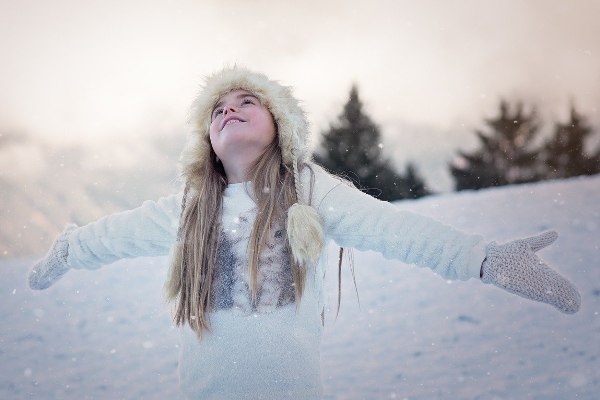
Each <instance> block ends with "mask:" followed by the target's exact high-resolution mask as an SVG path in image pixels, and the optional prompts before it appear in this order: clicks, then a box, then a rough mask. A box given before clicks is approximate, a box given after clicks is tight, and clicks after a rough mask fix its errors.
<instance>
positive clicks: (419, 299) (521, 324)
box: [0, 177, 600, 400]
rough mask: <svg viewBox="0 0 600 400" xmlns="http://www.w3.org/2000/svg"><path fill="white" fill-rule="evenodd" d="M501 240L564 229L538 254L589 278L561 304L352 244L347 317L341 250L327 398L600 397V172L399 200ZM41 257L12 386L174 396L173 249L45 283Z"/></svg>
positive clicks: (16, 345)
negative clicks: (40, 285) (574, 298)
mask: <svg viewBox="0 0 600 400" xmlns="http://www.w3.org/2000/svg"><path fill="white" fill-rule="evenodd" d="M401 207H407V208H411V209H414V210H416V211H418V212H421V213H424V214H428V215H431V216H434V217H436V218H438V219H440V220H442V221H445V222H447V223H450V224H452V225H454V226H456V227H458V228H461V229H463V230H467V231H470V232H476V233H481V234H483V235H484V236H486V237H487V238H489V239H490V240H492V239H494V240H497V241H499V242H503V241H505V240H508V239H510V238H515V237H523V236H527V235H530V234H534V233H537V232H539V231H542V230H545V229H549V228H553V229H556V230H558V231H559V234H560V237H559V239H558V241H557V242H556V243H555V244H554V245H552V246H550V247H549V248H547V249H544V250H542V251H541V256H542V257H543V258H544V259H545V260H547V261H548V262H549V263H550V264H552V265H554V266H555V267H556V268H557V269H559V270H560V271H561V273H563V274H564V275H566V276H567V277H569V278H570V279H571V280H572V281H573V282H574V283H575V284H576V285H577V286H578V287H579V289H580V291H581V294H582V307H581V310H580V312H579V313H577V314H575V315H570V316H569V315H563V314H560V313H559V312H558V311H555V310H554V309H553V308H551V307H550V306H547V305H541V304H537V303H533V302H529V301H527V300H524V299H521V298H520V297H517V296H513V295H509V294H507V293H505V292H503V291H501V290H499V289H496V288H495V287H491V286H487V285H482V284H481V283H479V282H477V281H475V280H471V281H468V282H452V283H450V282H446V281H444V280H442V279H440V278H439V277H437V276H436V275H434V274H433V273H432V272H430V271H429V270H426V269H419V268H416V267H411V266H406V265H402V264H400V263H398V262H396V261H390V260H385V259H384V258H382V257H381V256H379V255H377V254H375V253H370V252H365V253H361V252H354V259H355V266H356V280H357V284H358V291H359V295H360V309H359V307H358V305H357V299H356V295H355V293H354V287H353V285H352V282H351V277H350V273H349V271H348V269H345V270H344V276H343V288H342V290H343V293H342V308H341V311H340V315H339V318H338V319H337V321H335V322H334V318H335V302H336V296H337V289H336V287H335V275H336V268H335V262H336V260H335V258H336V257H335V255H336V251H337V250H336V249H335V248H334V247H331V262H330V263H329V264H330V268H329V273H328V282H327V285H328V287H329V288H330V290H329V291H328V294H327V298H328V302H329V304H331V309H330V311H329V313H328V315H327V317H326V329H325V335H324V338H323V346H322V365H323V381H324V385H325V394H326V395H325V397H326V398H327V399H340V400H341V399H405V398H406V399H435V398H448V399H566V398H569V399H573V398H580V399H595V398H598V396H599V395H598V393H599V392H600V177H592V178H581V179H572V180H569V181H562V182H560V181H559V182H546V183H541V184H534V185H524V186H516V187H508V188H502V189H495V190H487V191H480V192H477V193H458V194H449V195H444V196H436V197H430V198H426V199H423V200H420V201H415V202H406V203H402V204H401ZM31 264H32V259H20V260H15V261H10V262H6V261H5V262H3V263H2V264H0V304H1V305H0V309H1V312H2V324H1V325H0V362H1V363H0V398H1V399H104V398H106V399H167V398H169V399H172V398H173V399H175V398H180V397H181V396H180V393H179V389H178V383H177V352H178V350H177V346H178V344H177V332H176V330H175V329H174V328H173V327H172V324H171V322H170V317H169V310H168V308H167V307H166V306H165V305H164V304H163V303H162V298H161V286H162V282H163V280H164V277H165V273H166V259H164V258H154V259H150V258H144V259H136V260H124V261H120V262H117V263H115V264H113V265H110V266H107V267H105V268H103V269H100V270H98V271H73V272H71V273H69V274H67V276H66V277H65V278H64V279H63V280H62V281H61V282H60V283H58V284H57V285H56V286H54V287H52V288H50V289H48V290H46V291H43V292H32V291H30V290H29V289H28V288H27V287H26V284H25V275H26V272H27V270H28V269H29V267H30V265H31Z"/></svg>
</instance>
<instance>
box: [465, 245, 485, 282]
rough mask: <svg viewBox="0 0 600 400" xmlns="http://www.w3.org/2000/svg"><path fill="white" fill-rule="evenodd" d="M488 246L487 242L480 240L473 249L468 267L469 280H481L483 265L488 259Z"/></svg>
mask: <svg viewBox="0 0 600 400" xmlns="http://www.w3.org/2000/svg"><path fill="white" fill-rule="evenodd" d="M486 246H487V245H486V243H485V241H484V240H480V241H479V243H477V244H476V245H475V246H474V247H473V249H471V256H470V258H469V264H468V267H467V272H468V278H477V279H480V276H481V275H480V274H481V265H482V264H483V260H485V257H486Z"/></svg>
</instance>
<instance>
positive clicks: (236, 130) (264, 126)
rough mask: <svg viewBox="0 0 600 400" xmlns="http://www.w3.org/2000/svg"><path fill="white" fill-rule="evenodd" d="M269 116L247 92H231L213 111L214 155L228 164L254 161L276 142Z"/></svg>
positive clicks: (211, 133) (262, 106) (265, 108)
mask: <svg viewBox="0 0 600 400" xmlns="http://www.w3.org/2000/svg"><path fill="white" fill-rule="evenodd" d="M275 131H276V129H275V123H274V122H273V117H272V116H271V113H270V112H269V110H268V109H267V107H265V106H264V105H262V104H261V103H260V101H259V100H258V98H257V97H256V96H254V95H253V94H252V93H251V92H249V91H247V90H241V89H239V90H233V91H231V92H229V93H227V94H226V95H224V96H223V97H221V99H220V100H219V102H217V105H216V106H215V108H214V109H213V112H212V116H211V124H210V142H211V144H212V148H213V150H214V152H215V153H216V155H217V156H218V157H219V158H220V159H221V161H222V162H223V163H224V164H225V163H227V162H228V161H234V162H235V160H238V159H248V160H250V161H254V160H255V159H256V158H257V157H260V156H261V155H262V153H263V152H264V150H265V149H266V148H267V146H269V145H270V144H271V142H273V140H274V139H275Z"/></svg>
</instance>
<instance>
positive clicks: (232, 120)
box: [221, 118, 246, 130]
mask: <svg viewBox="0 0 600 400" xmlns="http://www.w3.org/2000/svg"><path fill="white" fill-rule="evenodd" d="M238 122H246V121H242V120H241V119H237V118H232V119H230V120H229V121H227V122H225V123H224V124H223V126H222V127H221V130H223V129H224V128H225V127H226V126H227V125H231V124H235V123H238Z"/></svg>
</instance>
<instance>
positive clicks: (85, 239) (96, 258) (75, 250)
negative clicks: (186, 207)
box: [67, 192, 183, 269]
mask: <svg viewBox="0 0 600 400" xmlns="http://www.w3.org/2000/svg"><path fill="white" fill-rule="evenodd" d="M182 196H183V192H180V193H178V194H172V195H170V196H167V197H162V198H160V199H159V200H158V201H151V200H147V201H145V202H144V203H143V204H142V205H141V206H140V207H138V208H135V209H132V210H129V211H123V212H119V213H115V214H111V215H108V216H105V217H103V218H100V219H99V220H97V221H95V222H92V223H90V224H87V225H85V226H82V227H79V228H77V229H76V230H74V231H73V232H72V233H71V234H70V235H69V239H68V240H69V247H68V255H67V263H68V264H69V266H70V267H72V268H86V269H96V268H99V267H101V266H102V265H105V264H109V263H111V262H114V261H116V260H118V259H121V258H132V257H140V256H160V255H166V254H168V253H169V251H170V249H171V247H172V245H173V244H174V243H175V240H176V238H177V228H178V226H179V212H180V210H181V199H182Z"/></svg>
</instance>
